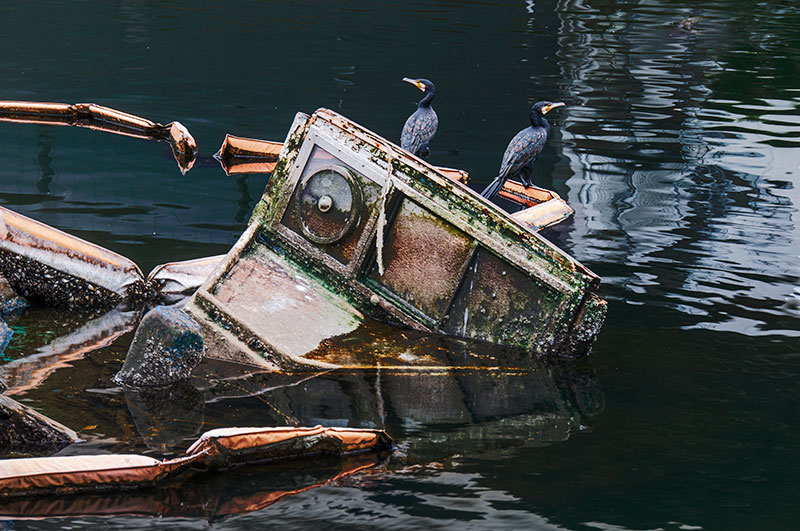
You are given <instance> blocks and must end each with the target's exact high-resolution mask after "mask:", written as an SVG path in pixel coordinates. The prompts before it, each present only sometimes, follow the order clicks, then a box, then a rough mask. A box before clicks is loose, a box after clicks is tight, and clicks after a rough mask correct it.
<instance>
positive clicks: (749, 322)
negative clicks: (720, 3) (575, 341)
mask: <svg viewBox="0 0 800 531" xmlns="http://www.w3.org/2000/svg"><path fill="white" fill-rule="evenodd" d="M644 4H646V3H642V6H641V7H642V8H641V9H628V10H624V11H618V12H615V13H608V15H609V16H607V17H603V16H597V15H598V14H599V13H598V10H597V9H591V8H589V3H588V2H582V1H575V2H571V1H568V2H563V3H562V9H563V10H564V11H565V12H568V13H569V16H564V17H563V18H562V24H563V27H562V30H563V31H562V32H561V35H560V37H559V41H560V56H561V57H562V59H563V60H562V62H561V64H562V68H563V73H564V77H565V78H566V79H568V80H570V81H569V86H568V87H567V88H568V90H569V92H570V93H571V94H572V96H573V97H574V98H576V99H577V100H578V101H579V102H580V104H579V105H573V106H568V107H567V108H566V109H565V113H566V114H567V116H568V117H567V120H566V122H565V124H564V127H562V128H561V134H562V137H563V154H564V155H565V156H566V157H568V159H569V161H570V170H571V171H572V172H573V174H574V176H573V177H572V178H570V180H569V181H568V186H569V195H568V196H569V200H568V201H569V203H570V204H571V205H573V206H574V207H575V208H576V211H577V214H576V219H575V222H574V223H575V225H574V230H571V231H570V233H569V235H568V236H567V239H568V242H569V246H570V247H571V248H572V249H573V252H574V254H575V255H576V256H580V257H582V258H583V259H587V260H590V261H598V262H605V263H608V262H610V261H613V262H615V263H619V264H624V269H621V270H620V269H617V270H616V271H615V276H608V275H605V276H604V280H605V281H606V282H610V283H611V284H613V285H616V286H619V287H620V288H622V290H621V291H620V292H618V293H619V294H618V295H617V296H618V297H621V298H624V299H625V300H626V301H627V302H628V303H631V304H643V303H644V302H645V300H646V301H648V303H649V304H665V305H667V307H670V308H674V309H677V310H679V311H681V312H682V313H683V314H684V316H685V319H684V324H683V326H684V327H687V328H695V327H700V328H709V329H713V330H729V331H735V332H739V333H743V334H748V335H752V334H776V333H777V334H781V335H786V336H795V335H797V325H796V322H795V324H794V325H789V323H790V322H791V320H789V321H787V320H786V318H787V317H788V315H787V312H786V310H785V305H786V303H787V299H791V298H792V297H794V295H793V284H796V282H797V280H798V270H797V268H796V266H795V267H793V268H792V269H793V270H792V271H786V268H785V266H786V264H790V263H796V254H797V251H796V249H795V250H793V247H796V245H795V243H796V240H797V237H798V232H797V228H796V226H795V223H794V221H793V219H792V215H793V214H794V213H795V212H796V211H797V207H796V205H797V204H798V202H797V201H798V199H800V198H799V197H798V196H797V192H796V191H795V190H794V188H793V187H792V185H791V184H790V183H791V182H792V180H793V177H796V175H797V172H798V165H797V157H796V153H795V151H796V150H797V148H798V147H800V128H798V127H797V124H798V122H797V119H796V114H797V109H798V107H800V99H798V98H797V96H796V95H793V94H791V93H787V92H782V91H778V92H776V93H773V94H771V95H770V97H769V98H767V97H763V96H762V97H761V98H754V99H752V100H750V101H749V102H745V101H741V100H739V99H738V98H739V97H740V91H738V90H737V89H738V88H739V86H738V85H736V82H737V81H736V77H738V75H739V72H740V70H739V69H734V68H732V67H733V63H734V62H735V61H736V60H737V59H736V57H737V54H738V53H740V52H741V51H742V50H741V49H738V46H741V44H742V43H739V44H738V45H735V44H734V43H735V42H737V41H736V40H735V39H732V38H729V37H730V36H731V35H732V33H733V32H735V31H736V30H735V27H736V26H737V23H738V22H737V21H736V20H734V19H732V18H731V16H730V15H729V14H728V12H725V11H721V10H717V9H715V8H713V7H707V6H703V7H702V8H699V7H698V8H696V9H693V10H692V11H691V14H692V15H693V16H695V17H698V18H697V22H696V23H695V24H694V25H692V26H691V27H690V28H689V29H686V28H685V27H684V25H681V24H680V22H679V21H680V20H681V19H680V15H681V14H680V13H679V14H678V15H677V17H676V18H675V20H666V21H665V17H664V14H663V12H662V11H661V10H660V9H657V8H656V6H655V5H653V6H650V8H649V9H645V8H644ZM600 12H601V13H602V12H603V9H602V8H600ZM684 13H687V14H688V12H684ZM773 23H775V24H780V22H779V21H775V22H773ZM745 46H747V45H746V44H745ZM665 51H666V52H667V53H665ZM603 86H605V87H606V88H605V89H603V90H598V87H603ZM612 90H613V92H614V94H617V95H619V96H621V97H614V96H613V95H612V93H611V91H612ZM734 94H735V97H734V96H733V95H734ZM575 205H580V206H579V207H576V206H575ZM756 242H757V243H756ZM795 317H796V316H795ZM787 325H789V326H787Z"/></svg>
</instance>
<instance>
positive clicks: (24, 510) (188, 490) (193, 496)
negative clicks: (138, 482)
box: [0, 453, 380, 522]
mask: <svg viewBox="0 0 800 531" xmlns="http://www.w3.org/2000/svg"><path fill="white" fill-rule="evenodd" d="M379 459H380V456H379V455H378V454H375V453H368V454H361V455H355V456H349V457H346V458H344V459H337V458H331V457H320V458H317V459H313V460H311V461H298V462H293V463H291V464H287V465H280V466H276V465H271V466H269V467H268V468H266V467H263V466H248V467H244V468H238V469H234V470H230V471H228V472H226V473H224V474H206V475H203V476H199V477H192V478H190V479H188V480H176V481H174V482H173V483H172V484H170V485H165V486H161V487H153V488H149V489H142V490H136V491H129V492H112V493H108V492H104V493H92V494H72V495H45V496H36V497H25V498H13V499H7V500H2V501H0V520H2V519H13V520H24V519H29V518H30V519H40V518H59V517H62V518H67V517H75V516H120V515H136V516H155V517H161V518H205V519H206V520H208V521H210V522H211V521H215V520H220V519H223V518H226V517H229V516H233V515H237V514H244V513H248V512H252V511H257V510H259V509H263V508H264V507H268V506H269V505H272V504H274V503H277V502H278V501H280V500H282V499H283V498H285V497H287V496H293V495H295V494H299V493H301V492H304V491H307V490H309V489H312V488H315V487H319V486H322V485H326V484H330V483H332V482H335V481H338V480H340V479H343V478H345V477H347V476H350V475H352V474H355V473H358V472H361V471H363V470H366V469H368V468H370V467H372V466H374V465H375V464H376V463H377V462H378V461H379Z"/></svg>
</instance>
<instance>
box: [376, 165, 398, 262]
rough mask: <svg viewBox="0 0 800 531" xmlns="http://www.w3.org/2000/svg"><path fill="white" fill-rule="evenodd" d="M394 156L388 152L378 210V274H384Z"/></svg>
mask: <svg viewBox="0 0 800 531" xmlns="http://www.w3.org/2000/svg"><path fill="white" fill-rule="evenodd" d="M393 161H394V158H393V157H392V154H391V152H387V153H386V181H385V182H384V183H383V189H381V198H380V209H379V210H378V234H377V241H376V243H375V247H376V250H377V252H378V256H377V261H378V274H379V275H380V276H383V271H384V268H383V233H384V231H385V230H386V203H387V201H388V199H389V192H390V190H391V188H392V162H393Z"/></svg>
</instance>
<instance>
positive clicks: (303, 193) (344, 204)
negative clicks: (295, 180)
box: [296, 166, 362, 244]
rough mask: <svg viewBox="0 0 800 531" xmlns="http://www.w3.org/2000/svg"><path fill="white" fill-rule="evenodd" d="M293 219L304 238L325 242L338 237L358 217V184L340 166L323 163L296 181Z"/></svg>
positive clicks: (349, 227)
mask: <svg viewBox="0 0 800 531" xmlns="http://www.w3.org/2000/svg"><path fill="white" fill-rule="evenodd" d="M299 199H300V200H299V201H298V202H297V203H296V209H297V210H296V212H297V218H298V219H299V220H300V228H301V229H302V231H303V234H304V235H305V237H306V238H308V239H309V240H311V241H312V242H315V243H321V244H328V243H334V242H336V241H339V240H341V239H342V238H344V237H345V236H347V234H348V233H349V232H350V231H351V230H352V229H353V227H355V226H356V224H357V223H358V220H359V218H360V217H361V207H362V198H361V187H360V186H359V184H358V181H357V180H356V178H355V177H354V176H353V174H352V173H351V172H350V171H349V170H348V169H346V168H343V167H341V166H326V167H323V168H321V169H319V170H317V171H316V172H315V173H313V174H311V175H309V176H308V177H306V178H305V179H303V181H302V182H301V183H300V198H299Z"/></svg>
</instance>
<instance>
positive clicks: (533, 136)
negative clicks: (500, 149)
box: [500, 127, 547, 177]
mask: <svg viewBox="0 0 800 531" xmlns="http://www.w3.org/2000/svg"><path fill="white" fill-rule="evenodd" d="M546 141H547V131H545V130H544V129H543V128H541V127H527V128H525V129H523V130H522V131H520V132H519V133H517V134H516V136H515V137H514V138H512V139H511V142H509V143H508V147H507V148H506V152H505V153H504V154H503V163H502V164H501V165H500V175H502V176H504V177H510V176H511V175H513V174H515V173H517V172H518V171H519V170H521V169H522V168H523V167H525V166H527V165H528V164H529V163H530V162H531V161H532V160H534V159H535V158H536V157H537V156H538V155H539V153H541V152H542V148H543V147H544V143H545V142H546Z"/></svg>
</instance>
